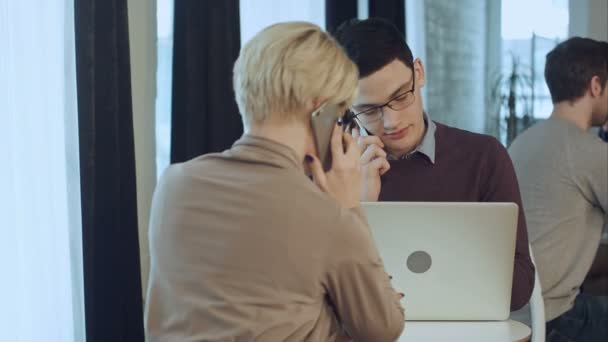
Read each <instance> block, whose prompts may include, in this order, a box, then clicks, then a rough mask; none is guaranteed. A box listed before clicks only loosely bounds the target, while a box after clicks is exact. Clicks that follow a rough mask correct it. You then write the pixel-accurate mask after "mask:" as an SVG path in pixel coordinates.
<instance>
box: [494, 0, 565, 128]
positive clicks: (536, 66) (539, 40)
mask: <svg viewBox="0 0 608 342" xmlns="http://www.w3.org/2000/svg"><path fill="white" fill-rule="evenodd" d="M539 13H542V17H539V15H540V14H539ZM547 18H550V19H547ZM568 21H569V19H568V0H535V1H528V0H503V1H502V28H501V34H502V41H503V44H502V45H503V49H502V50H503V51H502V70H503V75H505V74H510V73H512V71H513V64H514V63H518V73H519V74H520V75H522V76H526V78H529V82H526V83H529V84H526V86H525V87H524V89H522V90H521V93H522V98H521V100H520V101H519V102H520V103H521V105H522V106H520V109H519V110H518V115H524V114H528V115H530V116H531V117H532V118H533V119H545V118H548V117H549V115H550V114H551V111H552V109H553V105H552V103H551V96H550V94H549V89H548V88H547V85H546V83H545V78H544V68H545V55H546V54H547V53H548V52H549V51H550V50H551V49H553V47H555V45H557V44H558V43H559V42H560V41H562V40H564V39H566V38H567V37H568V24H569V23H568Z"/></svg>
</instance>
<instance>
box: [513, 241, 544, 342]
mask: <svg viewBox="0 0 608 342" xmlns="http://www.w3.org/2000/svg"><path fill="white" fill-rule="evenodd" d="M530 258H531V259H532V263H533V264H534V255H532V248H530ZM511 319H513V320H515V321H519V322H522V323H524V324H527V325H528V326H529V327H530V328H531V329H532V340H531V342H545V324H546V322H545V302H544V301H543V292H542V289H541V286H540V279H539V278H538V270H536V271H535V272H534V289H533V290H532V296H531V297H530V302H529V303H528V304H527V305H526V306H524V307H523V308H522V309H520V310H517V311H515V312H512V313H511Z"/></svg>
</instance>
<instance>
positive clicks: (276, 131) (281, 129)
mask: <svg viewBox="0 0 608 342" xmlns="http://www.w3.org/2000/svg"><path fill="white" fill-rule="evenodd" d="M245 134H249V135H252V136H257V137H261V138H265V139H268V140H272V141H275V142H278V143H280V144H283V145H286V146H288V147H289V148H291V149H292V150H294V152H295V153H296V155H297V157H298V160H304V156H305V155H306V153H309V151H307V144H306V141H307V134H308V131H307V129H306V127H305V125H303V124H299V123H297V122H288V123H285V122H264V123H262V124H252V125H250V126H249V127H246V128H245Z"/></svg>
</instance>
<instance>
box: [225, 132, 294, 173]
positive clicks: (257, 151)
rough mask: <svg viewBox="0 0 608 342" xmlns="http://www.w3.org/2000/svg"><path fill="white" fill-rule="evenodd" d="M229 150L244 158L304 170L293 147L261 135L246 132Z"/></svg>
mask: <svg viewBox="0 0 608 342" xmlns="http://www.w3.org/2000/svg"><path fill="white" fill-rule="evenodd" d="M227 152H228V153H230V154H233V155H235V156H237V157H239V158H242V159H251V160H252V161H261V162H265V163H267V164H273V165H275V166H279V167H295V168H297V169H302V170H303V166H302V162H301V161H300V162H299V161H298V156H297V154H296V152H295V151H294V150H293V149H292V148H291V147H289V146H287V145H284V144H281V143H279V142H277V141H274V140H270V139H267V138H264V137H260V136H254V135H250V134H244V135H243V136H242V137H241V138H240V139H239V140H237V141H236V142H235V143H234V145H232V148H231V149H230V150H228V151H227Z"/></svg>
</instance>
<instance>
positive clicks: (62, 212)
mask: <svg viewBox="0 0 608 342" xmlns="http://www.w3.org/2000/svg"><path fill="white" fill-rule="evenodd" d="M73 15H74V10H73V0H18V1H17V0H0V152H1V153H2V154H1V160H0V303H1V304H0V305H1V306H0V341H7V342H8V341H11V342H12V341H20V342H21V341H22V342H30V341H32V342H34V341H36V342H38V341H45V342H81V341H85V333H84V331H85V330H84V304H83V302H84V300H83V285H82V284H83V281H82V251H81V232H80V195H79V193H80V186H79V158H78V138H77V137H78V135H77V112H76V107H77V106H76V96H75V95H76V89H75V87H76V78H75V57H74V18H73Z"/></svg>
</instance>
